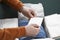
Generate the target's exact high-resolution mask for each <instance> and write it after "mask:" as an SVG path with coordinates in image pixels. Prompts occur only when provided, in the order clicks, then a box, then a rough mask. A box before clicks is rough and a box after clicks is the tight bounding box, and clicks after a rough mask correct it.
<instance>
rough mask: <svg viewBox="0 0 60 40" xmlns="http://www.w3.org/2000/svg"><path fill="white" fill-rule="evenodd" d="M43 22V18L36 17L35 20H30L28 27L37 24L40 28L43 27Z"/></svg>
mask: <svg viewBox="0 0 60 40" xmlns="http://www.w3.org/2000/svg"><path fill="white" fill-rule="evenodd" d="M42 21H43V18H40V17H34V18H31V19H30V21H29V23H28V25H30V24H37V25H38V26H41V24H42Z"/></svg>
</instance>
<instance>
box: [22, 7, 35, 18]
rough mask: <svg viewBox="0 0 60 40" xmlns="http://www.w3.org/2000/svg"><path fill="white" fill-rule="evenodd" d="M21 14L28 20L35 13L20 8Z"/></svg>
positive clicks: (28, 9)
mask: <svg viewBox="0 0 60 40" xmlns="http://www.w3.org/2000/svg"><path fill="white" fill-rule="evenodd" d="M21 12H22V14H23V15H24V16H26V17H28V18H32V17H35V13H34V11H33V10H32V9H30V8H28V7H25V6H24V7H22V8H21Z"/></svg>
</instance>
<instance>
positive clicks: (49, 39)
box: [31, 38, 55, 40]
mask: <svg viewBox="0 0 60 40" xmlns="http://www.w3.org/2000/svg"><path fill="white" fill-rule="evenodd" d="M31 40H55V39H52V38H44V39H31Z"/></svg>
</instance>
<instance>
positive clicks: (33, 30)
mask: <svg viewBox="0 0 60 40" xmlns="http://www.w3.org/2000/svg"><path fill="white" fill-rule="evenodd" d="M25 29H26V36H32V37H35V36H36V35H37V34H38V33H39V30H40V27H39V26H38V25H36V24H32V25H28V26H26V27H25Z"/></svg>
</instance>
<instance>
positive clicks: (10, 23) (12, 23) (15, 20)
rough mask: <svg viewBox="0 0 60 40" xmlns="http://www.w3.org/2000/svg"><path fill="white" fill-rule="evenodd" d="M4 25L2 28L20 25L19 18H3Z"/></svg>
mask: <svg viewBox="0 0 60 40" xmlns="http://www.w3.org/2000/svg"><path fill="white" fill-rule="evenodd" d="M0 21H1V24H0V25H2V27H0V28H14V27H18V18H9V19H1V20H0Z"/></svg>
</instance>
